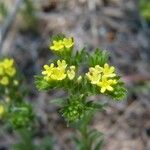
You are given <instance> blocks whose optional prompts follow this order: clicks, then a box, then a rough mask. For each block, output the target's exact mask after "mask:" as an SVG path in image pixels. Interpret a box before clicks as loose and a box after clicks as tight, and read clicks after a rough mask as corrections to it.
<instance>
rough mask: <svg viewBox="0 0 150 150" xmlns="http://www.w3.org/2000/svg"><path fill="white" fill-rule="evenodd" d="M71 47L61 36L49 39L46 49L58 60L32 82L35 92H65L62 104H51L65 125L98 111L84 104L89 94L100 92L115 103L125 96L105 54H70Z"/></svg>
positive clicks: (95, 106) (96, 52)
mask: <svg viewBox="0 0 150 150" xmlns="http://www.w3.org/2000/svg"><path fill="white" fill-rule="evenodd" d="M73 46H74V40H73V38H66V37H65V36H63V35H62V36H61V35H58V36H55V37H53V38H52V46H50V49H51V50H53V51H55V52H56V51H57V52H58V53H55V54H56V55H57V57H58V59H55V60H54V62H57V63H56V64H55V63H51V64H50V65H44V70H43V71H42V75H38V76H36V80H35V83H36V87H37V88H38V89H39V90H50V89H56V88H57V89H64V90H68V97H67V98H66V100H64V102H61V101H59V102H58V101H55V103H56V104H58V105H59V106H60V105H61V112H62V114H63V116H64V118H65V119H66V120H67V121H68V122H76V121H79V120H80V119H82V117H83V116H85V114H86V113H87V112H88V111H90V110H95V109H98V108H100V109H101V108H102V106H101V105H100V104H99V103H96V102H93V101H92V102H91V101H88V97H89V96H91V95H95V94H100V93H102V94H106V95H109V96H111V97H112V98H113V99H116V100H120V99H122V98H124V97H125V95H126V89H125V88H124V84H123V82H122V81H121V80H120V77H119V76H117V74H116V73H115V68H114V67H113V66H109V65H108V64H107V63H108V55H107V52H105V51H101V50H100V49H96V50H95V51H94V52H93V53H91V54H90V53H89V52H88V51H86V49H85V48H83V49H82V50H81V51H75V52H73V51H72V49H73ZM59 52H60V53H59ZM91 66H93V67H91ZM87 67H88V68H89V71H88V72H87V73H86V72H85V71H84V70H85V69H86V68H87ZM67 79H69V80H67ZM51 81H59V82H51ZM89 81H90V82H89ZM53 102H54V101H53Z"/></svg>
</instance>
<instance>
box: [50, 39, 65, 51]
mask: <svg viewBox="0 0 150 150" xmlns="http://www.w3.org/2000/svg"><path fill="white" fill-rule="evenodd" d="M63 48H64V45H63V41H62V40H59V41H53V45H52V46H50V49H51V50H54V51H61V50H62V49H63Z"/></svg>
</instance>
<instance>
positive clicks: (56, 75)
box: [51, 67, 66, 80]
mask: <svg viewBox="0 0 150 150" xmlns="http://www.w3.org/2000/svg"><path fill="white" fill-rule="evenodd" d="M65 78H66V74H65V70H64V69H62V68H59V67H55V68H53V73H52V75H51V79H53V80H63V79H65Z"/></svg>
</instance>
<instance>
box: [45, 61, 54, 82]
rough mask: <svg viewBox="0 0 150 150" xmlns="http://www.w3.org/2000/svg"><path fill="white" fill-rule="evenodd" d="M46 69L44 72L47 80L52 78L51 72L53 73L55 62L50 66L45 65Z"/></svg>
mask: <svg viewBox="0 0 150 150" xmlns="http://www.w3.org/2000/svg"><path fill="white" fill-rule="evenodd" d="M43 68H44V69H45V71H42V74H43V75H44V79H45V80H47V81H50V80H51V74H52V73H53V68H54V64H53V63H51V64H50V66H48V65H44V67H43Z"/></svg>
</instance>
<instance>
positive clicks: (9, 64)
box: [0, 58, 16, 77]
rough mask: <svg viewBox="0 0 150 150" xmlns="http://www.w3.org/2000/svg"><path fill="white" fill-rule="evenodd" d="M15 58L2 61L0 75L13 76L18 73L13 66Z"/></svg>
mask: <svg viewBox="0 0 150 150" xmlns="http://www.w3.org/2000/svg"><path fill="white" fill-rule="evenodd" d="M13 65H14V60H13V59H8V58H6V59H4V60H3V61H1V62H0V76H5V75H8V76H10V77H13V76H14V75H15V74H16V69H15V67H14V66H13Z"/></svg>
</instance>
